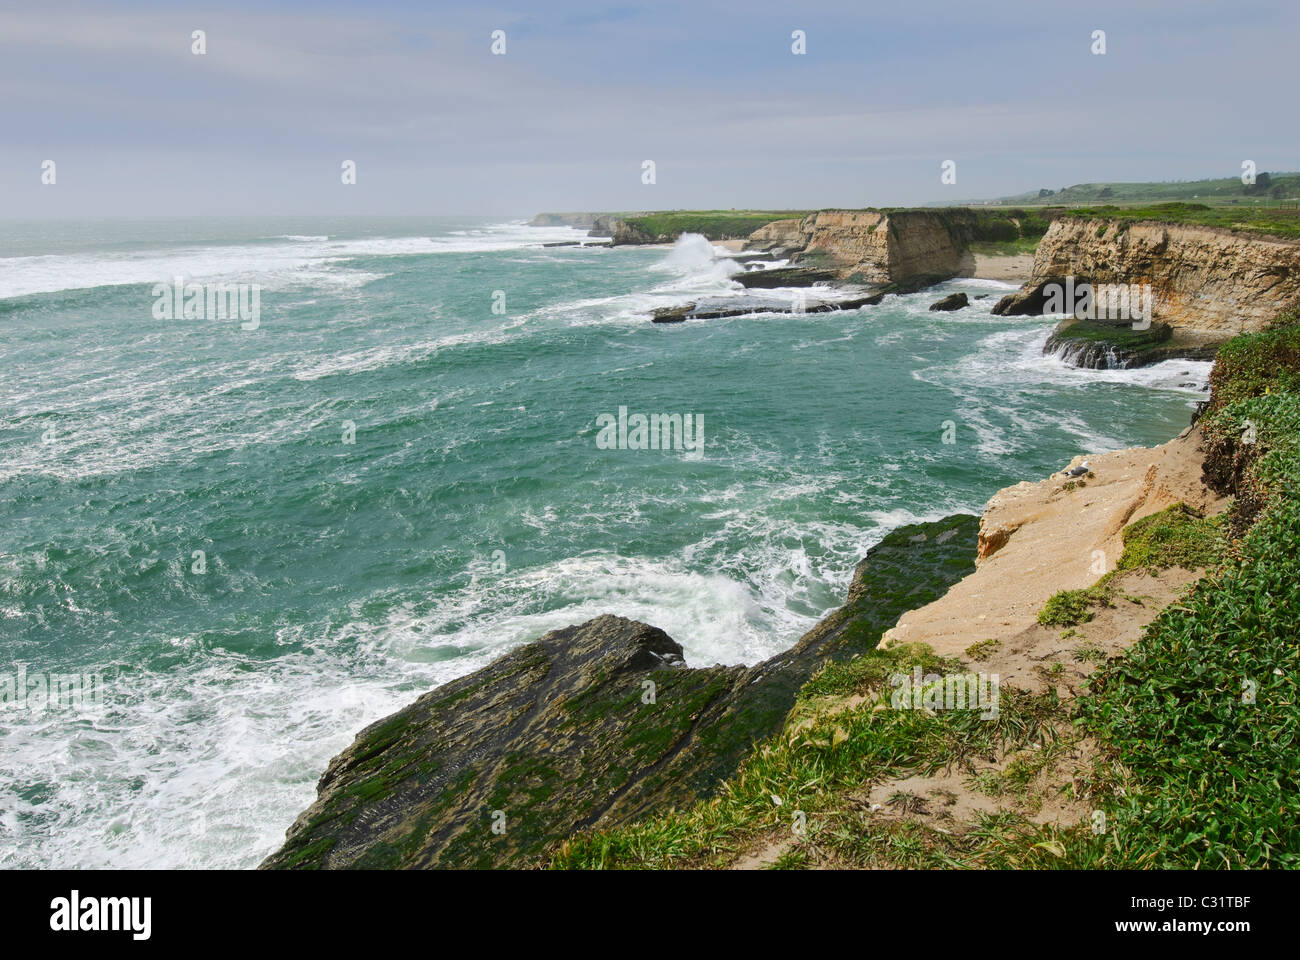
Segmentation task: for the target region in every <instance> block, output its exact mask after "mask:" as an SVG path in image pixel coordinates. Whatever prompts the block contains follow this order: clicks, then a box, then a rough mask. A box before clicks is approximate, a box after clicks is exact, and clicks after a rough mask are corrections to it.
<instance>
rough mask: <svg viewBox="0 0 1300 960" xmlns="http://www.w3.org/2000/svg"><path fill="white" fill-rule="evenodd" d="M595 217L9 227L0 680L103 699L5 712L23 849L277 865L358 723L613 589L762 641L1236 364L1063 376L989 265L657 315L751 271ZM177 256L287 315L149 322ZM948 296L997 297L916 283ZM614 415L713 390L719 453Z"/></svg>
mask: <svg viewBox="0 0 1300 960" xmlns="http://www.w3.org/2000/svg"><path fill="white" fill-rule="evenodd" d="M579 236H581V234H579V233H577V232H576V231H571V230H568V229H567V228H554V229H551V228H548V229H534V228H529V227H526V226H524V225H522V224H521V223H512V224H499V223H493V222H491V221H486V220H470V219H465V218H461V219H458V220H452V219H424V220H418V219H404V220H373V221H362V220H326V219H311V220H296V221H293V220H286V219H276V220H265V221H252V220H229V221H224V222H223V221H203V222H198V221H194V222H190V221H184V220H173V221H160V222H143V221H141V222H119V223H107V222H105V223H96V224H89V225H87V224H78V225H73V224H55V225H50V224H45V225H38V224H25V223H10V224H7V225H5V226H4V228H3V229H0V517H3V524H2V525H0V677H3V675H4V674H5V672H6V671H7V672H8V673H10V674H12V673H13V672H14V671H16V670H17V669H18V668H19V666H22V667H25V669H26V670H27V672H28V674H29V675H30V674H36V673H42V672H44V673H71V672H77V671H85V672H98V673H102V674H103V675H104V676H105V678H106V688H105V689H106V697H107V702H106V704H105V706H104V707H103V708H102V709H101V710H97V711H88V710H83V711H81V712H79V711H77V710H75V709H72V710H68V709H59V710H55V709H47V710H9V711H6V712H2V713H0V866H5V867H15V866H44V865H50V866H87V867H92V866H119V867H129V866H166V867H173V866H190V867H194V866H220V867H248V866H253V865H255V864H256V863H257V862H258V861H259V860H260V859H261V858H262V857H264V856H265V855H266V854H267V853H269V852H270V851H271V850H273V849H274V848H275V847H276V846H277V845H278V843H279V842H280V840H281V839H282V837H283V833H284V830H285V828H286V827H288V825H289V824H290V823H291V822H292V820H293V818H294V817H295V816H296V815H297V814H298V813H299V812H300V811H301V810H302V809H304V808H305V807H306V806H307V805H308V804H309V803H310V802H311V800H312V799H313V797H314V793H315V782H316V779H317V778H318V777H319V775H320V773H321V772H322V771H323V770H324V767H325V764H326V763H327V762H328V759H329V758H330V756H332V755H333V754H334V753H336V752H337V751H338V750H340V749H341V748H342V747H344V746H345V745H346V744H347V743H348V742H350V740H351V738H352V736H353V735H354V734H355V733H356V732H357V731H358V730H359V729H360V728H361V727H363V726H364V725H366V724H368V723H370V722H372V721H374V720H376V719H378V718H380V717H381V716H383V715H385V714H386V713H388V712H391V711H392V710H394V709H396V708H398V707H400V706H402V705H404V704H406V703H407V702H409V701H410V700H412V699H413V698H414V697H415V696H416V695H417V693H419V692H422V691H424V690H426V689H428V688H429V687H431V686H433V685H435V684H438V683H441V682H444V681H446V680H448V679H450V678H453V677H456V676H459V675H461V674H463V673H465V672H468V671H470V670H473V669H475V668H477V667H480V666H482V665H483V664H485V663H487V662H489V661H490V660H492V659H493V658H495V657H496V656H498V655H500V654H501V653H502V652H504V651H506V650H508V649H510V648H511V647H512V646H515V645H517V644H519V643H522V642H525V641H527V640H529V639H533V638H536V637H537V636H539V635H540V634H542V633H543V632H545V631H546V630H549V629H553V628H556V627H561V626H565V625H568V624H571V623H577V622H581V621H582V620H585V619H587V618H589V617H592V616H595V615H597V614H600V613H607V612H612V613H618V614H622V615H624V616H628V617H634V618H637V619H641V620H645V621H648V622H650V623H653V624H656V625H658V626H661V627H663V628H664V629H666V630H667V631H668V632H669V633H670V634H671V635H672V636H673V637H675V638H676V639H677V640H678V641H679V642H680V643H682V644H683V646H684V647H685V648H686V652H687V659H688V662H690V663H693V664H709V663H714V662H723V663H740V662H754V661H756V660H759V659H762V658H764V657H767V656H769V655H771V654H773V653H775V652H777V651H779V650H781V649H783V648H785V647H788V646H789V645H790V644H791V643H792V642H793V641H794V640H795V639H797V637H798V636H799V634H800V633H801V632H802V631H804V630H805V629H807V628H808V627H809V626H810V625H811V624H812V623H814V622H815V620H816V619H817V618H818V617H819V616H820V615H822V614H824V613H825V612H826V611H827V610H829V609H830V608H832V607H834V606H837V605H838V604H839V603H840V602H841V601H842V598H843V594H844V590H845V588H846V585H847V582H848V578H849V575H850V573H851V571H852V568H853V565H854V564H855V563H856V562H857V560H858V559H859V558H860V557H861V556H862V555H863V553H864V552H865V551H866V550H867V548H868V547H870V546H871V544H873V543H874V542H876V541H877V540H878V539H879V538H880V537H881V536H883V535H884V534H885V533H887V532H888V531H889V530H890V529H892V528H893V527H895V526H898V525H899V524H903V523H907V522H911V521H915V520H919V519H931V518H936V517H939V516H943V515H945V514H948V513H951V512H954V511H958V510H965V511H975V512H977V511H978V510H979V509H980V508H981V507H982V505H983V503H984V502H985V501H986V500H987V499H988V497H989V496H991V495H992V494H993V493H994V492H995V491H997V490H998V489H999V488H1000V487H1003V486H1006V485H1008V484H1011V483H1015V482H1018V481H1020V480H1023V479H1036V478H1038V477H1041V476H1043V475H1045V474H1047V473H1048V472H1050V471H1052V470H1055V469H1060V467H1061V465H1062V464H1064V463H1065V461H1067V460H1068V459H1069V458H1070V457H1072V456H1074V455H1075V454H1076V453H1081V452H1085V451H1101V450H1108V449H1116V448H1119V447H1124V446H1130V445H1134V444H1150V443H1155V442H1162V441H1164V440H1167V439H1169V438H1170V437H1172V436H1173V435H1174V434H1175V433H1177V432H1178V431H1179V430H1181V429H1182V428H1183V427H1184V426H1186V424H1187V421H1188V416H1189V413H1190V405H1191V404H1192V403H1193V402H1194V401H1195V399H1196V398H1198V397H1199V396H1200V394H1199V393H1198V390H1199V388H1200V386H1201V385H1202V384H1203V382H1204V378H1205V376H1206V374H1207V373H1208V364H1197V363H1188V362H1184V361H1177V362H1173V363H1168V364H1162V365H1160V366H1159V367H1155V368H1150V369H1147V370H1143V371H1104V372H1098V371H1077V370H1071V369H1069V368H1066V367H1064V366H1063V365H1062V364H1060V363H1059V362H1057V361H1055V360H1053V359H1051V358H1046V357H1043V356H1042V354H1041V347H1042V343H1043V341H1044V339H1045V338H1046V335H1047V332H1048V330H1049V329H1050V326H1051V322H1050V321H1046V320H1043V319H1041V318H1000V317H993V316H991V315H990V312H989V311H990V309H991V307H992V305H993V303H994V302H996V299H997V297H998V296H999V295H1000V294H1001V293H1003V292H1005V291H1006V290H1008V289H1010V287H1009V286H1008V285H1005V284H998V283H995V282H992V281H976V280H965V281H954V282H951V283H948V284H944V285H943V286H942V287H941V288H936V289H933V290H930V291H927V292H924V293H920V294H915V295H911V296H906V297H898V298H888V299H886V300H885V302H884V303H883V304H881V305H880V306H877V307H868V308H865V309H863V310H860V311H853V312H846V313H840V314H829V315H828V314H809V315H795V314H765V315H759V316H755V317H750V318H737V319H731V320H720V321H698V322H688V323H686V324H682V325H675V326H660V325H654V324H651V323H649V322H648V321H647V319H646V318H647V315H648V313H649V311H650V309H652V308H654V307H657V306H669V305H676V304H679V303H682V302H684V301H686V300H690V299H695V298H696V297H699V296H706V295H708V296H720V297H731V296H736V295H738V293H739V291H737V290H734V289H733V288H732V287H731V285H730V284H729V282H728V281H727V279H726V277H727V274H728V273H729V272H731V270H732V269H734V268H730V267H728V265H727V264H726V263H725V262H723V261H722V260H721V259H719V258H717V257H715V251H714V250H713V248H712V247H711V245H710V244H708V243H707V242H706V241H704V240H703V239H702V238H698V237H696V238H685V239H684V240H683V241H681V242H679V244H678V245H677V247H676V248H674V249H672V250H669V249H665V248H656V249H647V248H620V249H613V250H611V249H600V248H586V249H575V248H571V247H560V248H549V249H548V248H542V247H541V246H540V244H541V243H542V242H548V241H555V240H564V239H573V238H577V237H579ZM177 275H180V276H183V277H184V278H185V279H186V280H187V281H194V282H226V283H248V284H256V285H258V287H259V288H260V304H261V315H260V325H259V326H258V327H257V329H255V330H250V331H246V330H243V329H241V327H240V324H239V322H238V321H235V320H198V319H192V320H159V319H155V316H154V313H153V307H154V302H155V301H154V297H153V293H152V288H153V285H154V284H155V283H159V282H164V281H168V280H170V279H171V278H172V277H174V276H177ZM955 290H965V291H967V292H968V293H969V294H970V295H971V296H972V297H975V296H985V297H986V298H985V299H982V300H976V301H974V305H973V306H972V307H971V308H970V309H967V310H964V311H961V312H959V313H956V314H935V313H930V312H928V311H927V310H926V307H927V306H928V304H929V303H931V302H933V301H934V300H936V299H938V297H939V296H941V295H943V294H945V293H947V292H951V291H955ZM496 291H500V292H501V295H503V296H504V308H505V312H504V314H502V313H494V312H493V304H494V302H497V303H500V302H501V295H498V296H497V297H496V298H495V300H494V292H496ZM776 295H777V296H792V295H793V294H792V293H791V292H788V291H787V292H784V293H783V292H780V291H778V292H777V294H776ZM620 407H626V408H627V410H628V412H629V413H645V414H650V413H668V414H691V415H692V416H693V417H695V418H702V419H703V436H704V452H703V456H702V457H701V458H700V459H692V458H690V457H688V456H685V455H683V453H681V452H677V451H662V450H632V449H601V448H600V447H599V446H598V445H597V443H596V438H597V418H598V417H599V416H600V415H601V414H606V413H608V414H614V415H616V414H617V413H618V410H619V408H620ZM946 421H951V430H950V433H951V436H952V439H953V440H954V441H955V442H953V443H950V444H945V443H944V442H942V441H943V436H944V432H945V422H946ZM349 424H351V425H354V430H355V432H354V436H353V435H352V432H351V429H350V428H349ZM347 439H354V442H345V440H347ZM195 551H202V553H203V558H204V559H203V562H204V565H205V570H204V572H201V573H198V572H195V564H196V558H195Z"/></svg>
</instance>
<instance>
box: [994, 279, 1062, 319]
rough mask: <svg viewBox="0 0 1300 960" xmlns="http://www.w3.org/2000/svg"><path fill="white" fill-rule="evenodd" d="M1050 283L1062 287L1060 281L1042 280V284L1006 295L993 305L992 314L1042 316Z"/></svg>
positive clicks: (1000, 315)
mask: <svg viewBox="0 0 1300 960" xmlns="http://www.w3.org/2000/svg"><path fill="white" fill-rule="evenodd" d="M1051 283H1059V284H1062V285H1064V283H1065V281H1064V280H1063V279H1062V280H1044V281H1043V282H1042V283H1036V284H1033V285H1031V286H1027V287H1025V288H1024V289H1021V290H1017V291H1016V292H1015V293H1008V294H1007V295H1006V296H1005V297H1003V298H1002V299H1001V300H999V301H998V302H997V303H995V304H994V305H993V314H994V316H998V317H1040V316H1042V314H1043V307H1044V305H1045V304H1046V303H1047V296H1048V294H1047V286H1048V284H1051Z"/></svg>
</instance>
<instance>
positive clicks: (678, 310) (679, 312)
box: [650, 303, 695, 323]
mask: <svg viewBox="0 0 1300 960" xmlns="http://www.w3.org/2000/svg"><path fill="white" fill-rule="evenodd" d="M694 309H695V304H694V303H688V304H684V305H683V306H680V307H660V308H659V309H658V310H655V311H654V312H653V313H652V314H650V320H651V322H652V323H681V322H682V321H683V320H685V319H686V318H687V317H689V316H690V315H691V311H692V310H694Z"/></svg>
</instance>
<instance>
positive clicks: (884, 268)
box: [750, 210, 975, 283]
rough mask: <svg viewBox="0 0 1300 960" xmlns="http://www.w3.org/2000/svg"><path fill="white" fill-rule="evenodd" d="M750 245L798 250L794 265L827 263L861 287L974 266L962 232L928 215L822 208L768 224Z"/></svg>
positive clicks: (966, 271) (958, 272)
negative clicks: (859, 282)
mask: <svg viewBox="0 0 1300 960" xmlns="http://www.w3.org/2000/svg"><path fill="white" fill-rule="evenodd" d="M796 225H797V226H796ZM750 242H751V244H758V245H760V246H759V247H758V248H759V249H767V248H771V247H774V246H781V247H787V248H798V250H799V251H800V252H799V253H798V254H796V256H795V260H796V261H797V262H803V263H808V262H827V263H829V264H832V265H834V266H835V267H836V268H837V269H839V270H840V272H841V274H842V275H843V276H845V277H854V278H855V279H857V280H859V281H861V282H865V283H898V282H905V281H909V280H915V279H918V278H927V279H933V280H935V281H938V280H944V279H947V278H949V277H956V276H969V275H970V274H971V273H973V272H974V267H975V261H974V257H973V256H972V255H971V253H970V251H969V249H968V246H967V243H966V239H965V237H964V236H963V233H962V230H961V229H960V228H957V229H954V228H953V225H952V224H951V223H949V222H948V221H947V220H945V218H944V217H943V216H942V215H941V214H939V213H932V212H929V211H918V210H908V211H897V212H894V213H889V212H884V211H877V210H822V211H819V212H817V213H810V214H809V215H808V216H806V217H804V218H803V219H802V220H798V221H795V220H778V221H776V222H774V223H770V224H768V225H767V226H765V227H762V228H761V229H759V230H757V231H755V232H754V233H753V234H751V235H750Z"/></svg>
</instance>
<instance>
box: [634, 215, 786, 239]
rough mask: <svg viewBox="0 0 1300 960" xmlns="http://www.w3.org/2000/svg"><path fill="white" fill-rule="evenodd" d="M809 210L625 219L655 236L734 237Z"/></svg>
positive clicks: (736, 237) (641, 216)
mask: <svg viewBox="0 0 1300 960" xmlns="http://www.w3.org/2000/svg"><path fill="white" fill-rule="evenodd" d="M807 213H808V211H807V210H672V211H663V212H655V213H647V214H641V215H637V216H630V217H625V218H623V219H624V222H626V223H627V224H628V226H630V227H634V228H636V229H638V230H643V231H645V232H646V233H647V234H649V235H650V236H652V237H667V238H673V237H677V236H679V235H681V234H683V233H699V234H703V235H704V236H706V237H708V238H709V239H710V240H732V239H739V238H741V237H748V236H749V235H750V234H751V233H753V232H754V231H755V230H757V229H758V228H759V227H764V226H767V224H769V223H771V222H772V221H774V220H789V219H792V218H795V217H802V216H805V215H806V214H807Z"/></svg>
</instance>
